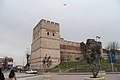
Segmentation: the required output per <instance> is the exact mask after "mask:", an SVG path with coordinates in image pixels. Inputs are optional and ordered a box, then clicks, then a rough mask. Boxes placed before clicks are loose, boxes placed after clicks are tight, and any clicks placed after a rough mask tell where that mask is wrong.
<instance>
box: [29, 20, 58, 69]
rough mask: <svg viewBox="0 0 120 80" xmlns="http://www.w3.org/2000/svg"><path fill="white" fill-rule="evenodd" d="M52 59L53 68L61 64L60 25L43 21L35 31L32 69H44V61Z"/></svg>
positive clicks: (32, 48) (32, 47)
mask: <svg viewBox="0 0 120 80" xmlns="http://www.w3.org/2000/svg"><path fill="white" fill-rule="evenodd" d="M45 57H50V58H51V60H52V66H51V67H54V66H56V65H58V64H59V63H60V34H59V24H58V23H55V22H52V21H48V20H44V19H42V20H41V21H40V22H39V23H38V24H37V25H36V26H35V27H34V29H33V40H32V44H31V68H32V69H43V59H44V58H45Z"/></svg>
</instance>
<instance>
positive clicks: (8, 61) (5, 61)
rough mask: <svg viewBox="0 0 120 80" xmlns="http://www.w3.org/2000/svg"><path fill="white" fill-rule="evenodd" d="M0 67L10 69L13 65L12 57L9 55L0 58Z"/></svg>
mask: <svg viewBox="0 0 120 80" xmlns="http://www.w3.org/2000/svg"><path fill="white" fill-rule="evenodd" d="M0 67H1V68H4V69H6V68H8V69H11V68H12V67H13V58H11V57H5V58H0Z"/></svg>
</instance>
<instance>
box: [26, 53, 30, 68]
mask: <svg viewBox="0 0 120 80" xmlns="http://www.w3.org/2000/svg"><path fill="white" fill-rule="evenodd" d="M29 58H30V54H28V53H26V59H27V64H26V68H27V69H29V68H30V62H29Z"/></svg>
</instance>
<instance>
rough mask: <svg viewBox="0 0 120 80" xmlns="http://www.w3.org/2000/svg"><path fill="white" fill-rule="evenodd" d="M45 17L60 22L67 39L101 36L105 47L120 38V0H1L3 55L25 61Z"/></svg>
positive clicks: (21, 61) (77, 40)
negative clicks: (38, 24) (39, 23)
mask: <svg viewBox="0 0 120 80" xmlns="http://www.w3.org/2000/svg"><path fill="white" fill-rule="evenodd" d="M63 4H67V5H66V6H65V5H63ZM41 19H46V20H50V21H54V22H57V23H59V24H60V35H61V37H62V38H64V39H65V40H70V41H75V42H86V40H87V39H88V38H89V39H90V38H92V39H95V37H96V36H100V37H101V38H100V41H101V42H102V44H103V47H106V45H107V43H108V42H112V41H116V42H120V36H119V34H120V0H0V57H5V56H7V57H12V58H13V59H14V64H21V65H24V64H25V63H26V59H25V54H26V52H27V51H29V53H30V49H31V43H32V31H33V28H34V27H35V25H36V24H37V23H38V22H39V21H40V20H41Z"/></svg>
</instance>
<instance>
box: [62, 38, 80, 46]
mask: <svg viewBox="0 0 120 80" xmlns="http://www.w3.org/2000/svg"><path fill="white" fill-rule="evenodd" d="M61 45H71V46H80V43H79V42H74V41H67V40H64V38H61Z"/></svg>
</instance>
